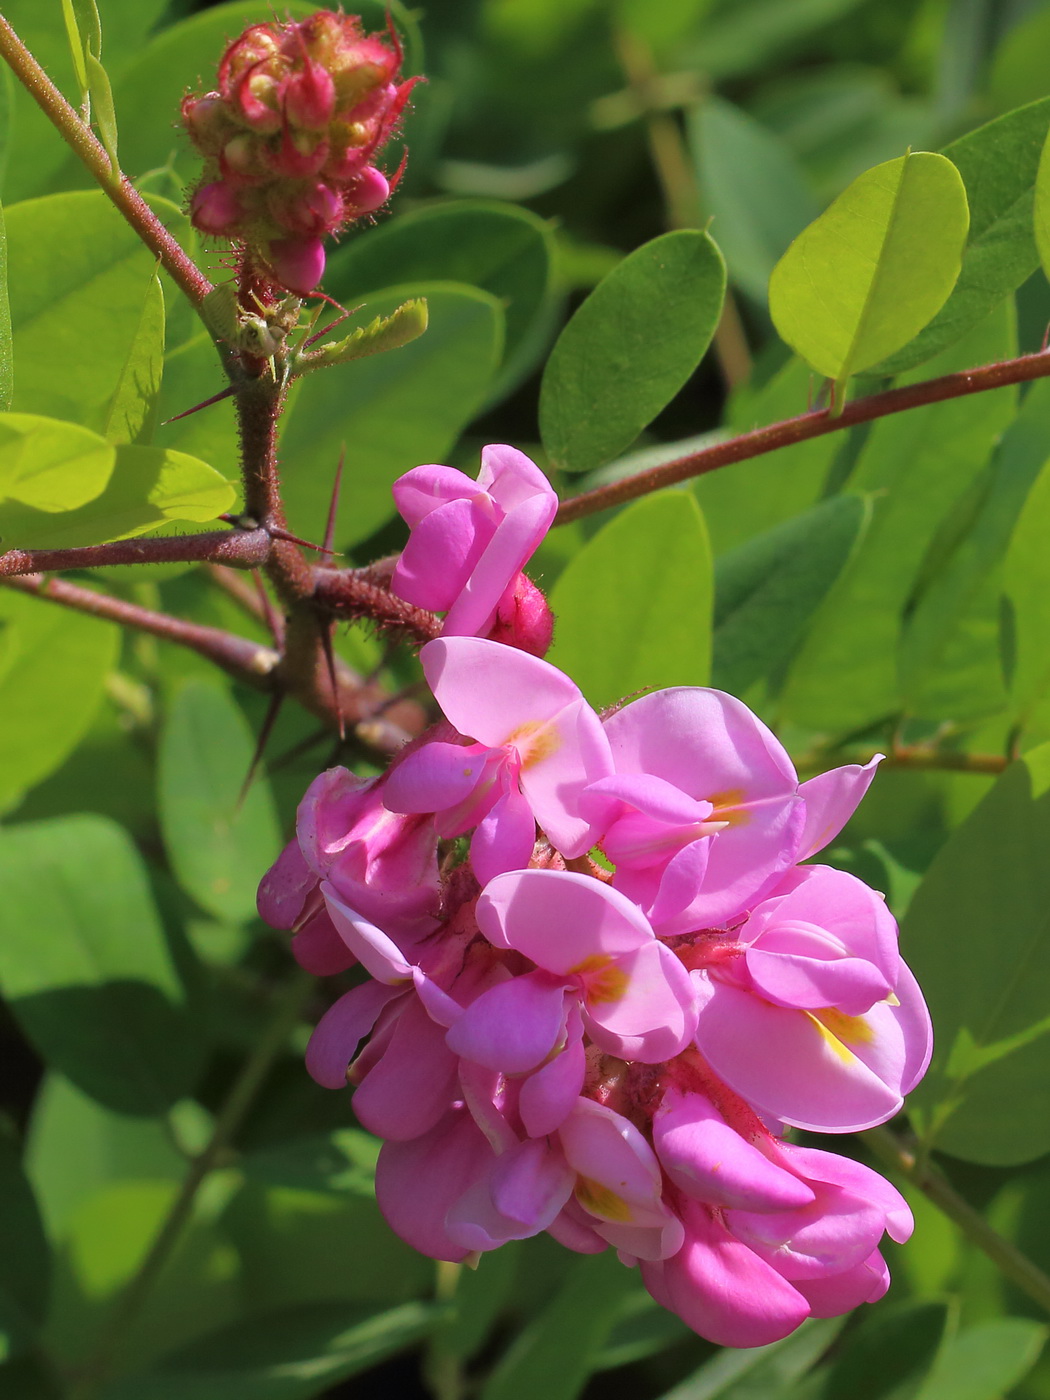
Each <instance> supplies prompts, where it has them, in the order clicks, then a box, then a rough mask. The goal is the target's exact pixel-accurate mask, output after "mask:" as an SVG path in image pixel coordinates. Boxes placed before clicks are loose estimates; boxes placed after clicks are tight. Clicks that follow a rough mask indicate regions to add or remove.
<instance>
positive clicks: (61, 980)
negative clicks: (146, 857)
mask: <svg viewBox="0 0 1050 1400" xmlns="http://www.w3.org/2000/svg"><path fill="white" fill-rule="evenodd" d="M0 929H2V938H0V984H2V986H3V991H4V995H5V997H6V998H7V1001H8V1004H9V1005H10V1007H11V1010H12V1012H13V1013H14V1015H15V1017H16V1018H17V1020H18V1021H19V1023H20V1025H21V1026H22V1028H23V1030H24V1031H25V1033H26V1035H27V1036H28V1037H29V1039H30V1040H31V1041H32V1042H33V1044H34V1045H35V1046H36V1047H37V1049H38V1050H39V1051H40V1053H41V1054H42V1055H43V1056H44V1057H45V1059H47V1061H48V1062H49V1063H50V1064H52V1065H53V1066H54V1067H55V1068H56V1069H59V1070H61V1072H62V1073H63V1074H65V1075H66V1076H67V1077H68V1078H69V1079H71V1080H72V1081H73V1082H74V1084H76V1085H78V1087H79V1088H81V1089H82V1090H83V1091H84V1092H85V1093H87V1094H91V1095H92V1096H93V1097H94V1098H97V1099H99V1100H100V1101H101V1102H102V1103H104V1104H106V1105H107V1106H108V1107H110V1108H113V1109H116V1111H117V1112H120V1113H144V1114H151V1113H159V1112H162V1111H163V1110H164V1109H165V1108H167V1107H168V1106H169V1105H170V1104H171V1103H173V1102H174V1101H175V1099H177V1098H178V1097H180V1095H181V1094H183V1093H185V1092H186V1090H187V1089H188V1088H189V1086H190V1085H191V1084H192V1082H193V1078H194V1076H195V1074H196V1072H197V1067H198V1064H199V1058H200V1056H199V1051H198V1045H197V1036H196V1035H195V1033H194V1029H193V1027H192V1025H191V1022H190V1019H189V1016H188V1014H187V1009H186V1006H185V993H184V991H183V987H182V984H181V982H180V981H179V978H178V975H177V973H176V971H175V965H174V963H173V961H172V957H171V953H170V952H169V950H168V946H167V944H166V942H165V939H164V934H163V932H162V930H161V927H160V923H159V921H158V919H157V914H156V910H155V909H154V906H153V901H152V899H151V897H150V893H149V888H148V886H147V883H146V876H145V871H144V869H143V866H142V863H141V861H140V859H139V857H138V854H137V852H136V851H135V848H134V847H133V846H132V844H131V842H130V840H129V839H128V837H127V835H126V834H125V833H124V831H123V830H122V829H121V828H120V827H118V826H116V825H115V824H114V823H112V822H110V821H107V820H106V819H104V818H102V817H93V816H77V817H67V818H65V819H60V820H57V821H47V822H36V823H32V824H29V825H25V826H8V827H5V828H3V830H2V831H0ZM41 929H46V930H47V937H46V938H41V936H40V930H41Z"/></svg>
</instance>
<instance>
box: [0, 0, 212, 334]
mask: <svg viewBox="0 0 1050 1400" xmlns="http://www.w3.org/2000/svg"><path fill="white" fill-rule="evenodd" d="M0 57H2V58H3V59H4V60H5V61H6V62H7V64H8V66H9V67H10V68H11V71H12V72H13V73H14V75H15V77H16V78H17V79H18V81H19V82H20V83H21V84H22V86H23V87H24V88H25V89H26V91H27V92H28V93H29V94H30V95H31V96H32V97H33V98H34V100H35V101H36V102H37V104H38V105H39V106H40V107H41V108H42V110H43V112H44V115H45V116H46V117H48V119H49V120H50V121H51V122H52V123H53V124H54V126H56V127H57V128H58V131H59V134H60V135H61V137H62V139H63V140H64V141H65V142H66V144H67V145H69V146H70V147H72V149H73V150H74V151H75V152H76V154H77V155H78V156H79V157H80V159H81V160H82V161H83V162H84V164H85V165H86V166H87V168H88V170H89V171H90V172H91V174H92V175H93V176H94V177H95V179H96V180H97V181H98V183H99V185H100V186H101V187H102V189H103V190H104V192H105V193H106V195H107V196H108V197H109V199H111V200H112V202H113V203H114V204H115V205H116V207H117V208H118V209H119V210H120V212H121V214H123V216H124V218H125V219H127V221H128V223H129V224H130V225H131V226H132V228H133V229H134V230H135V232H136V233H137V234H138V236H139V237H140V238H141V239H142V241H143V243H145V245H146V247H147V248H149V249H150V251H151V252H153V253H154V254H155V256H156V257H158V258H159V259H160V262H161V266H162V267H163V268H164V269H165V271H166V272H167V273H168V275H169V276H170V277H171V279H172V281H173V282H174V283H175V284H176V286H177V287H179V288H180V290H181V291H182V292H184V293H185V295H186V296H187V297H188V298H189V300H190V301H191V302H192V304H193V305H194V306H195V307H197V306H200V304H201V302H202V301H203V300H204V298H205V297H206V296H207V295H208V293H209V292H210V291H211V290H212V284H211V283H210V282H209V281H208V279H207V277H205V275H204V273H203V272H201V270H200V268H199V267H198V266H197V264H196V263H195V262H194V261H193V260H192V258H189V257H187V255H186V254H185V253H184V252H183V251H182V249H181V248H180V247H179V245H178V243H177V242H176V241H175V239H174V238H172V236H171V234H170V233H169V232H168V230H167V229H166V228H165V227H164V225H163V224H162V223H161V221H160V220H159V219H158V218H157V216H156V214H154V212H153V210H152V209H151V208H150V207H149V205H148V204H147V203H146V201H145V200H144V199H143V198H142V196H141V195H140V194H139V192H138V190H136V189H135V187H134V185H133V184H132V183H131V181H130V180H129V179H128V178H127V176H126V175H120V177H119V179H114V175H113V169H112V166H111V165H110V161H109V156H108V155H107V154H106V151H105V148H104V147H103V145H102V142H101V141H99V140H98V138H97V137H96V136H95V133H94V132H93V131H92V130H91V128H90V127H89V126H88V125H87V123H86V122H84V121H82V120H81V117H80V115H79V113H78V112H77V111H76V109H75V108H74V107H72V106H70V104H69V103H68V102H67V101H66V99H65V98H64V97H63V96H62V94H61V92H59V90H58V88H57V87H56V86H55V84H54V83H53V82H52V81H51V79H50V78H49V77H48V75H47V73H45V71H44V69H43V68H41V66H40V64H39V63H37V61H36V59H35V58H34V57H33V55H32V54H31V53H30V52H29V50H28V49H27V48H26V46H25V44H23V43H22V41H21V39H20V38H19V37H18V35H17V34H16V33H15V31H14V30H13V29H12V28H11V25H10V24H9V23H8V21H7V20H6V19H4V17H3V16H2V15H0Z"/></svg>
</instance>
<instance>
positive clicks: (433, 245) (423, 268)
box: [325, 199, 554, 383]
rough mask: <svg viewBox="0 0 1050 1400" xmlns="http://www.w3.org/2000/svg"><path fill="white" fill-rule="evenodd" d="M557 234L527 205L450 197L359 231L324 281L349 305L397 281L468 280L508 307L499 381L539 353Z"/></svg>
mask: <svg viewBox="0 0 1050 1400" xmlns="http://www.w3.org/2000/svg"><path fill="white" fill-rule="evenodd" d="M553 258H554V238H553V235H552V232H551V227H550V224H549V223H547V222H546V221H545V220H543V219H540V218H538V217H537V216H536V215H535V214H533V213H531V212H530V211H529V210H527V209H522V208H520V207H519V206H517V205H514V204H500V203H496V202H495V201H488V200H480V199H477V200H448V201H445V202H442V203H441V204H430V205H423V206H422V208H417V209H412V210H409V211H408V212H407V213H405V214H402V215H401V216H400V217H399V218H397V219H394V220H393V221H392V222H390V223H387V224H382V225H381V226H380V227H379V228H376V229H373V230H371V231H370V232H368V233H365V234H364V235H362V236H361V237H358V238H355V239H354V240H353V241H352V242H351V243H348V244H347V246H346V247H345V248H343V249H341V250H340V251H339V252H338V253H337V254H336V255H335V256H334V257H333V258H332V260H331V262H330V263H329V265H328V271H327V273H326V275H325V289H326V291H328V293H329V295H331V296H333V297H335V299H336V300H337V301H341V302H342V303H343V304H344V305H346V306H353V305H354V304H355V302H357V301H358V300H359V299H360V298H361V297H363V296H367V295H368V294H369V293H372V292H376V291H380V290H382V288H384V287H389V286H392V285H394V284H395V283H401V282H410V281H417V280H418V281H433V280H437V279H440V280H442V281H449V282H465V283H468V284H469V285H471V286H475V287H480V288H481V290H482V291H485V292H490V293H491V294H492V295H493V296H494V297H496V298H497V299H498V300H499V301H500V302H501V303H502V304H503V308H504V314H505V315H506V318H507V319H506V341H505V343H504V366H503V370H502V372H501V375H500V379H501V382H505V383H506V382H509V381H510V380H512V379H513V378H515V377H516V376H517V374H518V373H519V372H520V370H521V369H522V368H524V367H525V366H526V365H527V364H528V362H529V359H530V356H531V355H532V354H533V346H532V336H531V335H530V332H533V331H534V328H535V326H536V324H537V320H538V319H542V313H543V309H544V305H545V303H546V302H547V300H548V299H549V297H550V292H551V278H552V270H553Z"/></svg>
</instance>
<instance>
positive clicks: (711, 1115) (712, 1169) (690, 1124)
mask: <svg viewBox="0 0 1050 1400" xmlns="http://www.w3.org/2000/svg"><path fill="white" fill-rule="evenodd" d="M653 1146H654V1147H655V1148H656V1154H657V1156H658V1157H659V1159H660V1162H661V1165H662V1166H663V1169H664V1171H665V1172H666V1173H667V1174H668V1176H669V1177H670V1178H671V1180H672V1181H673V1182H674V1183H675V1184H676V1185H677V1186H679V1187H680V1188H681V1189H682V1190H683V1191H685V1192H686V1194H687V1195H689V1196H692V1197H694V1198H695V1199H696V1200H699V1201H705V1202H706V1203H707V1204H709V1205H713V1206H726V1207H730V1208H733V1207H736V1208H737V1209H744V1210H778V1209H784V1208H791V1207H797V1206H804V1205H806V1204H808V1203H809V1202H810V1201H812V1200H813V1199H814V1194H813V1192H812V1190H811V1189H810V1188H809V1187H808V1186H807V1185H806V1184H805V1183H804V1182H803V1181H800V1180H799V1179H798V1177H796V1176H793V1175H792V1174H791V1172H789V1171H785V1170H784V1169H783V1168H782V1167H778V1166H777V1165H776V1164H775V1163H773V1162H771V1161H770V1160H769V1158H768V1157H766V1156H765V1155H764V1154H763V1153H762V1152H761V1151H760V1150H759V1149H758V1148H757V1147H755V1146H754V1145H753V1144H752V1143H750V1142H748V1141H746V1139H744V1138H742V1137H741V1136H740V1134H739V1133H738V1132H736V1131H735V1130H734V1129H733V1128H731V1127H730V1126H729V1124H728V1123H727V1122H726V1121H725V1119H724V1118H723V1117H722V1116H721V1114H720V1113H719V1112H718V1111H717V1109H715V1107H714V1106H713V1105H712V1104H711V1103H710V1102H709V1101H708V1100H707V1099H706V1098H704V1097H702V1096H701V1095H699V1094H686V1093H683V1092H682V1091H681V1090H678V1089H674V1088H672V1089H668V1090H667V1091H666V1092H665V1094H664V1097H663V1101H662V1103H661V1105H660V1107H659V1109H657V1112H656V1115H655V1116H654V1118H653Z"/></svg>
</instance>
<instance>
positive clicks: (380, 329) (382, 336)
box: [296, 297, 427, 374]
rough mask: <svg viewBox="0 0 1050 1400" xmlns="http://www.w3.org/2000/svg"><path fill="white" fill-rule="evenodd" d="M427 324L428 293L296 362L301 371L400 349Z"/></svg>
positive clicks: (346, 362)
mask: <svg viewBox="0 0 1050 1400" xmlns="http://www.w3.org/2000/svg"><path fill="white" fill-rule="evenodd" d="M426 328H427V303H426V299H425V298H424V297H416V298H415V299H414V300H413V301H406V302H404V303H403V304H402V305H401V306H399V307H398V308H397V309H396V311H392V312H391V313H390V315H389V316H377V317H376V318H375V320H374V321H370V322H369V324H368V325H367V326H358V328H357V330H356V331H352V332H351V333H350V335H348V336H345V337H344V338H343V339H342V340H335V341H329V342H327V343H326V344H324V345H321V346H319V347H318V348H317V349H316V350H314V351H312V352H309V353H308V355H307V356H306V357H304V358H303V359H301V360H298V361H297V362H296V369H297V370H298V372H299V373H301V374H302V373H305V372H306V371H307V370H311V369H327V368H329V367H330V366H332V365H345V364H349V362H350V361H351V360H362V359H364V358H365V357H366V356H367V355H381V354H383V353H384V352H385V351H387V350H400V349H401V347H402V346H403V345H408V344H410V343H411V342H412V341H413V340H417V339H418V338H419V337H420V336H421V335H422V334H423V332H424V331H425V330H426Z"/></svg>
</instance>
